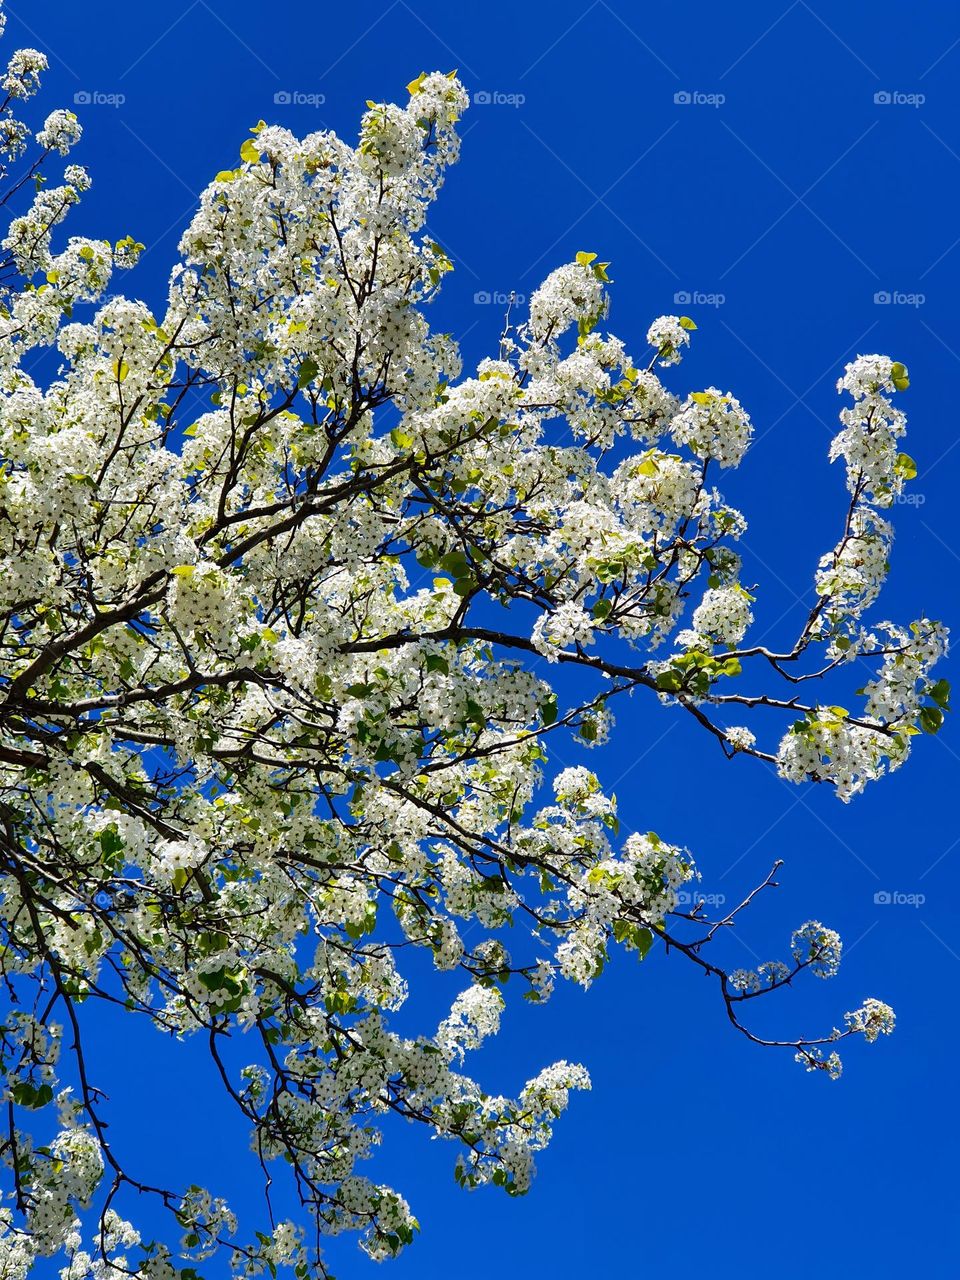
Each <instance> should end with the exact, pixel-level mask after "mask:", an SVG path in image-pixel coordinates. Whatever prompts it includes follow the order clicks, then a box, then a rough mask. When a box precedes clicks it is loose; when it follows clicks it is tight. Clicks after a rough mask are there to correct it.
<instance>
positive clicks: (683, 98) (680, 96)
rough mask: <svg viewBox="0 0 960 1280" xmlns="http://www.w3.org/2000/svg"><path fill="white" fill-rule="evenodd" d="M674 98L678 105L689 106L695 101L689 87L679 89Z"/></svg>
mask: <svg viewBox="0 0 960 1280" xmlns="http://www.w3.org/2000/svg"><path fill="white" fill-rule="evenodd" d="M673 100H674V102H675V103H676V105H677V106H678V107H687V106H689V105H690V103H691V102H692V101H693V97H692V95H691V94H690V92H689V90H687V89H679V90H678V91H677V92H676V93H675V94H674V95H673Z"/></svg>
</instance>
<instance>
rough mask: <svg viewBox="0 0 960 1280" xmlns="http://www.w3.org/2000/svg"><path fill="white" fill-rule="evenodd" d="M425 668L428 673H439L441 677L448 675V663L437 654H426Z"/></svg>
mask: <svg viewBox="0 0 960 1280" xmlns="http://www.w3.org/2000/svg"><path fill="white" fill-rule="evenodd" d="M426 668H427V670H428V671H439V672H440V673H441V674H442V675H445V676H448V675H449V674H450V663H449V662H448V661H447V660H446V658H444V657H442V656H441V655H440V654H439V653H428V654H427V661H426Z"/></svg>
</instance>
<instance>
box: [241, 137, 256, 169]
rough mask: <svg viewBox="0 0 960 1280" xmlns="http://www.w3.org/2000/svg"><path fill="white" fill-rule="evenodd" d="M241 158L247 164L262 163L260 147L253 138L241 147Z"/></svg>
mask: <svg viewBox="0 0 960 1280" xmlns="http://www.w3.org/2000/svg"><path fill="white" fill-rule="evenodd" d="M240 159H241V160H243V161H244V162H245V163H246V164H259V163H260V148H259V147H258V146H257V144H256V143H255V142H254V140H253V139H252V138H248V139H247V140H246V142H245V143H244V144H243V146H242V147H241V148H240Z"/></svg>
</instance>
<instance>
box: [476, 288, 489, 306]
mask: <svg viewBox="0 0 960 1280" xmlns="http://www.w3.org/2000/svg"><path fill="white" fill-rule="evenodd" d="M473 300H474V302H476V303H479V304H480V305H481V306H486V304H487V303H489V302H491V301H492V299H491V297H490V292H489V290H487V289H478V290H477V292H476V293H475V294H474V295H473Z"/></svg>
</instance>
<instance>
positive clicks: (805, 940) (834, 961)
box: [790, 920, 843, 978]
mask: <svg viewBox="0 0 960 1280" xmlns="http://www.w3.org/2000/svg"><path fill="white" fill-rule="evenodd" d="M842 951H843V943H842V942H841V941H840V935H839V934H838V933H837V932H836V930H834V929H828V928H827V927H826V926H825V925H822V924H821V923H820V921H819V920H808V921H807V922H806V924H802V925H801V926H800V928H799V929H795V930H794V932H793V933H792V934H791V936H790V954H791V955H792V956H793V958H794V960H796V962H797V963H798V964H803V965H807V966H808V967H809V969H810V972H811V973H814V974H816V976H817V977H818V978H832V977H834V976H835V975H836V973H837V971H838V970H839V968H840V956H841V953H842Z"/></svg>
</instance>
